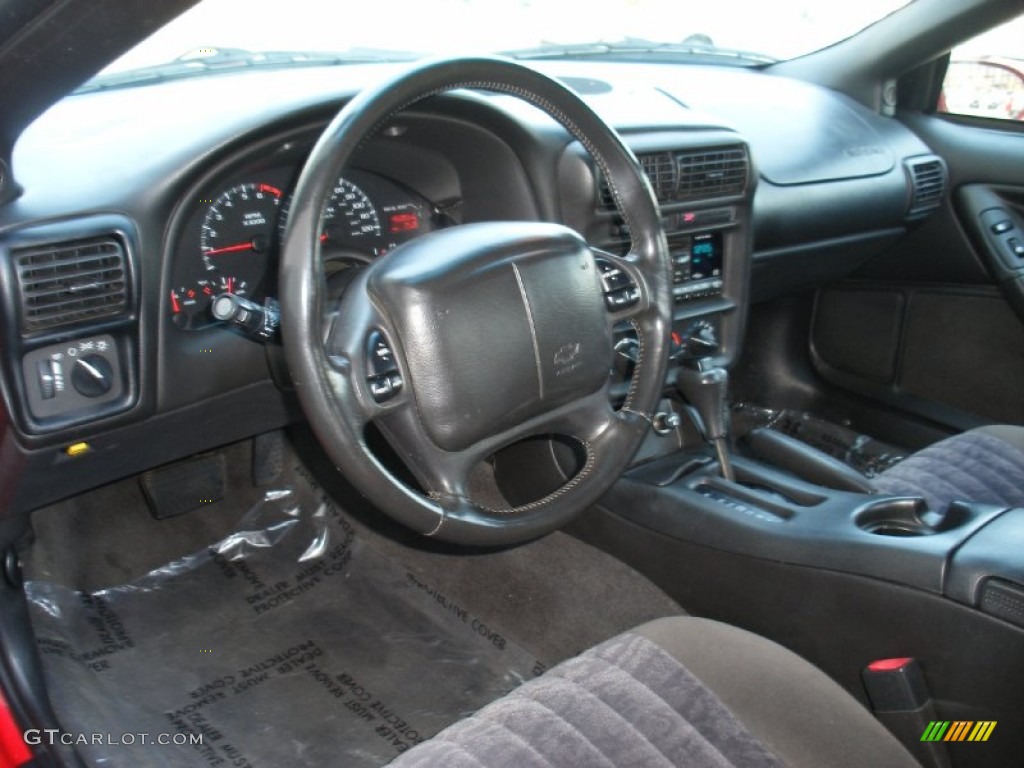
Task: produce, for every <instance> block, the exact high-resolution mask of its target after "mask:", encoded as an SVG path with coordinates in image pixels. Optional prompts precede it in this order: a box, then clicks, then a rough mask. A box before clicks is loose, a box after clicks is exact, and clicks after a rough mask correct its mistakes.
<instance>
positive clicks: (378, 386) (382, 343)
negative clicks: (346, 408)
mask: <svg viewBox="0 0 1024 768" xmlns="http://www.w3.org/2000/svg"><path fill="white" fill-rule="evenodd" d="M366 370H367V371H368V372H369V373H368V375H367V377H366V383H367V384H369V386H370V395H371V396H372V397H373V399H374V400H375V401H376V402H378V403H383V402H385V401H386V400H390V399H391V398H392V397H394V396H395V395H397V394H398V393H399V392H400V391H401V390H402V384H403V382H402V374H401V373H400V372H399V370H398V363H396V362H395V353H394V351H393V350H392V349H391V345H390V344H388V341H387V339H386V338H384V334H383V333H381V332H380V331H376V330H374V331H370V333H369V335H368V336H367V337H366Z"/></svg>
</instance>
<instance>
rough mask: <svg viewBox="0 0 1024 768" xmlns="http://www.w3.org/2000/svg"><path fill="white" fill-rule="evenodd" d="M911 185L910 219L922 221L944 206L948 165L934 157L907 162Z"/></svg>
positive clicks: (908, 215) (908, 213) (908, 216)
mask: <svg viewBox="0 0 1024 768" xmlns="http://www.w3.org/2000/svg"><path fill="white" fill-rule="evenodd" d="M905 167H906V169H907V178H908V181H909V183H910V203H909V205H908V207H907V218H908V219H920V218H923V217H925V216H927V215H928V214H929V213H931V212H932V211H934V210H936V209H937V208H938V207H939V206H940V205H942V199H943V196H944V195H945V194H946V165H945V163H943V162H942V160H941V159H940V158H938V157H936V156H934V155H931V156H928V157H921V158H913V159H911V160H908V161H906V164H905Z"/></svg>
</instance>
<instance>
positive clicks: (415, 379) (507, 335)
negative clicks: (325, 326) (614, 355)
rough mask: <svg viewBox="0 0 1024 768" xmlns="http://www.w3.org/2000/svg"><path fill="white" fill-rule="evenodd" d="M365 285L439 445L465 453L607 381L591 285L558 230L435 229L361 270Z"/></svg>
mask: <svg viewBox="0 0 1024 768" xmlns="http://www.w3.org/2000/svg"><path fill="white" fill-rule="evenodd" d="M367 287H368V290H369V295H370V300H371V301H373V302H374V303H376V304H377V305H378V307H380V308H381V310H382V314H383V315H385V316H386V317H387V318H388V319H389V320H390V325H391V327H392V328H393V330H394V332H395V335H396V336H397V338H399V339H401V340H402V350H403V353H404V354H402V357H403V358H404V363H405V367H406V369H407V375H406V377H405V381H406V383H407V385H409V386H410V390H411V393H412V395H413V396H414V397H415V399H416V404H417V407H418V410H419V414H420V418H421V419H422V421H423V424H424V427H425V429H426V431H427V433H428V435H429V437H430V439H431V441H432V442H433V443H434V444H435V445H437V446H438V447H439V448H441V449H442V450H445V451H460V450H465V449H467V448H469V447H470V446H472V445H473V444H474V443H477V442H479V441H481V440H483V439H484V438H486V437H490V436H492V435H495V434H498V433H499V432H502V431H504V430H507V429H510V428H512V427H513V426H515V425H516V424H518V423H521V422H523V421H526V420H527V419H530V418H533V417H535V416H539V415H540V414H542V413H544V412H546V411H550V410H553V409H554V408H557V407H558V406H561V405H565V404H567V403H569V402H571V401H572V400H575V399H577V398H578V397H579V396H580V394H581V393H583V394H589V393H591V392H595V391H597V390H599V389H600V388H601V387H602V385H603V384H604V383H605V381H606V379H607V378H608V370H609V367H610V365H611V362H612V360H611V356H610V354H609V351H610V349H611V342H610V333H609V329H608V321H607V318H606V314H607V313H606V312H605V310H604V306H603V303H602V294H601V282H600V279H599V277H598V275H597V269H596V267H595V265H594V258H593V255H592V254H591V252H590V249H589V248H587V245H586V243H585V242H584V241H583V240H582V238H580V237H579V235H577V234H576V233H575V232H573V231H572V230H569V229H567V228H564V227H560V226H557V225H554V224H541V223H508V224H498V223H495V224H467V225H463V226H461V227H456V228H453V229H449V230H446V231H442V232H440V233H437V234H436V235H435V236H434V237H431V238H424V239H422V240H418V241H412V242H411V243H409V244H408V245H407V247H405V248H402V249H399V250H398V251H397V252H395V253H394V254H392V255H391V257H390V258H385V259H381V260H380V261H378V262H377V263H376V264H374V265H373V266H371V267H370V270H369V274H368V276H367ZM341 311H345V306H344V304H343V305H342V310H341Z"/></svg>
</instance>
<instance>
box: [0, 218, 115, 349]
mask: <svg viewBox="0 0 1024 768" xmlns="http://www.w3.org/2000/svg"><path fill="white" fill-rule="evenodd" d="M13 257H14V265H15V269H16V274H17V280H18V296H19V300H20V302H21V330H22V333H33V332H36V331H44V330H49V329H51V328H60V327H63V326H65V325H74V324H76V323H81V322H86V321H89V320H98V319H101V318H106V317H113V316H116V315H119V314H122V313H124V312H125V311H126V310H127V309H128V269H127V265H126V256H125V251H124V246H123V245H122V244H121V242H120V241H118V240H115V239H114V238H112V237H103V238H96V239H92V240H79V241H75V242H70V243H60V244H57V245H47V246H44V247H40V248H30V249H25V250H21V251H16V252H15V253H14V254H13Z"/></svg>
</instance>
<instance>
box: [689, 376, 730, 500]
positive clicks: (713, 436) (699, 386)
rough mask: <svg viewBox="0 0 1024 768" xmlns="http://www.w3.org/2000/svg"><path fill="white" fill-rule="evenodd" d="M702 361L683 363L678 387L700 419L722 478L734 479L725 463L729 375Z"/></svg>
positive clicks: (728, 465) (727, 457) (727, 454)
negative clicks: (715, 455) (712, 448)
mask: <svg viewBox="0 0 1024 768" xmlns="http://www.w3.org/2000/svg"><path fill="white" fill-rule="evenodd" d="M706 362H707V361H705V360H689V361H686V363H685V364H684V367H683V368H682V369H680V371H679V379H678V381H679V388H680V389H681V390H682V393H683V397H685V398H686V399H687V401H689V403H690V405H692V406H693V407H694V409H695V410H696V411H697V415H698V416H700V421H701V427H702V429H703V431H704V438H705V439H706V440H707V441H708V442H709V443H711V445H712V446H714V449H715V453H716V454H717V456H718V466H719V467H720V468H721V471H722V477H724V478H725V479H726V480H735V475H734V474H733V471H732V462H731V461H730V460H729V451H728V437H729V411H728V404H727V399H726V395H727V392H728V389H729V373H728V372H727V371H726V370H725V369H724V368H718V367H715V366H710V365H707V366H706V367H705V365H706Z"/></svg>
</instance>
